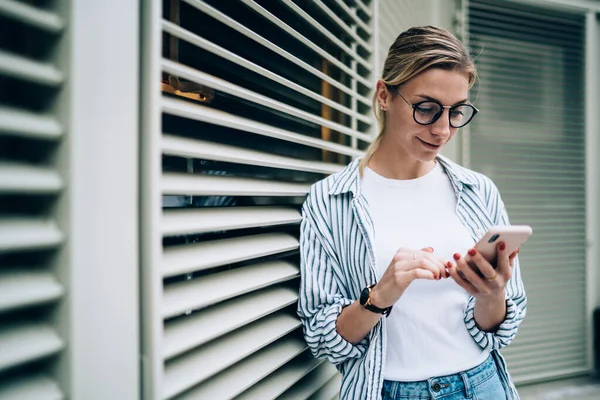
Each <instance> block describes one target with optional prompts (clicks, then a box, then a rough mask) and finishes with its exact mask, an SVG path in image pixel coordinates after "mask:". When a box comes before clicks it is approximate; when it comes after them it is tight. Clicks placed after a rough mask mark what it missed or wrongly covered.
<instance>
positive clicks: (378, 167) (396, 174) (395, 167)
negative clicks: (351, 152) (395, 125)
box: [367, 145, 436, 180]
mask: <svg viewBox="0 0 600 400" xmlns="http://www.w3.org/2000/svg"><path fill="white" fill-rule="evenodd" d="M390 147H391V146H385V145H383V146H379V148H378V149H377V151H375V153H374V154H373V156H372V157H371V159H370V160H369V163H368V164H367V165H368V167H369V168H371V169H372V170H373V171H375V172H376V173H377V174H379V175H381V176H383V177H385V178H388V179H398V180H406V179H416V178H420V177H422V176H424V175H427V173H429V172H430V171H431V170H432V169H433V167H434V166H435V163H436V161H435V160H431V161H420V160H418V159H416V158H414V157H412V156H411V155H409V154H401V153H399V152H394V151H391V150H386V148H387V149H389V148H390Z"/></svg>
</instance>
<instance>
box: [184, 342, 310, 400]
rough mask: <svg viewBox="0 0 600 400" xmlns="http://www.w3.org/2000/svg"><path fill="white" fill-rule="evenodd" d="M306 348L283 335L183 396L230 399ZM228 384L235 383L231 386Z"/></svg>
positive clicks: (303, 344) (304, 345)
mask: <svg viewBox="0 0 600 400" xmlns="http://www.w3.org/2000/svg"><path fill="white" fill-rule="evenodd" d="M306 349H307V346H306V344H305V343H304V341H303V340H302V339H298V338H293V337H290V336H287V337H285V338H283V339H280V340H278V341H277V342H275V343H273V344H272V345H270V346H268V347H266V348H265V349H263V350H261V351H259V352H257V353H255V354H253V355H252V356H250V357H247V358H245V359H244V360H243V361H242V362H239V363H237V364H235V365H234V366H233V367H231V368H229V369H227V370H225V371H223V372H221V373H219V374H218V375H217V376H215V377H214V378H213V379H211V380H209V381H206V382H204V383H202V384H200V385H198V386H197V387H195V388H194V389H192V390H190V391H189V392H187V393H185V394H184V395H183V398H188V399H230V398H233V397H235V396H237V395H240V394H241V393H243V392H244V390H246V389H248V388H250V387H251V386H252V385H254V384H255V383H257V382H259V381H260V380H261V379H263V378H264V377H266V376H267V375H269V374H271V373H273V372H274V371H276V370H277V369H278V368H280V367H282V366H283V365H285V364H286V363H287V362H289V361H290V360H292V359H293V358H294V357H296V356H297V355H299V354H300V353H302V352H303V351H305V350H306ZM231 382H235V383H236V384H235V385H232V384H231Z"/></svg>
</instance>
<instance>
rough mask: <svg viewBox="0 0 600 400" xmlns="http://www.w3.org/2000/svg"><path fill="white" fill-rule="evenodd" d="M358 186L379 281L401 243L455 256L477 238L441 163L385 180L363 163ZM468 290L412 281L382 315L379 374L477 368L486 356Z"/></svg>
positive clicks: (400, 377)
mask: <svg viewBox="0 0 600 400" xmlns="http://www.w3.org/2000/svg"><path fill="white" fill-rule="evenodd" d="M361 184H362V191H363V194H364V195H365V197H366V199H367V201H368V203H369V209H370V214H371V216H372V218H373V223H374V226H375V255H376V258H377V270H378V276H379V278H381V276H382V275H383V273H384V272H385V270H386V269H387V268H388V266H389V264H390V262H391V260H392V257H393V256H394V254H395V253H396V251H397V250H398V248H400V247H408V248H414V249H422V248H424V247H433V248H434V249H435V253H434V254H435V255H436V256H439V257H442V258H443V259H444V260H447V261H454V259H453V258H452V256H453V254H454V253H460V254H462V255H464V254H465V253H466V251H467V250H468V249H469V248H471V247H472V246H473V245H474V244H475V243H474V242H473V239H472V238H471V236H470V235H469V232H468V231H467V229H466V228H465V227H464V226H463V224H462V223H461V222H460V220H459V219H458V216H457V214H456V202H457V199H456V195H455V194H454V190H453V189H452V185H451V182H450V179H449V178H448V176H447V175H446V173H445V171H444V169H443V168H442V167H441V166H440V164H439V163H436V165H435V167H434V168H433V169H432V170H431V171H430V172H429V173H428V174H426V175H424V176H422V177H420V178H417V179H411V180H395V179H387V178H384V177H382V176H380V175H378V174H376V173H375V172H374V171H373V170H371V169H369V168H365V173H364V177H363V179H362V182H361ZM468 299H469V295H468V293H467V292H466V291H465V290H464V289H462V288H461V287H460V286H458V285H457V284H456V283H455V282H454V280H453V279H452V278H448V279H441V280H439V281H437V280H421V279H417V280H415V281H413V282H412V283H411V284H410V286H409V287H408V289H407V290H406V291H405V292H404V294H403V295H402V296H401V297H400V299H399V300H398V302H396V304H395V305H394V308H393V309H392V313H391V314H390V315H389V317H388V319H387V338H388V339H387V352H386V365H385V369H384V378H385V379H387V380H393V381H402V382H409V381H419V380H425V379H428V378H431V377H434V376H443V375H449V374H454V373H457V372H460V371H464V370H466V369H469V368H472V367H474V366H476V365H479V364H480V363H482V362H483V361H485V359H486V358H487V357H488V355H489V351H487V350H482V349H481V347H480V346H479V345H478V344H477V343H476V342H475V341H474V340H473V338H472V337H471V335H470V334H469V332H468V331H467V328H466V327H465V323H464V320H463V318H464V312H465V309H466V306H467V301H468Z"/></svg>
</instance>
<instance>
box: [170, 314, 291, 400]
mask: <svg viewBox="0 0 600 400" xmlns="http://www.w3.org/2000/svg"><path fill="white" fill-rule="evenodd" d="M299 326H300V321H298V320H297V319H295V318H293V317H291V316H289V315H286V314H274V315H271V316H268V317H265V318H263V319H261V320H259V321H257V322H255V323H253V324H252V325H250V326H247V327H245V328H244V329H243V330H239V331H236V332H233V333H231V334H229V335H227V336H224V337H222V338H219V339H216V340H215V341H214V342H211V343H210V344H209V345H206V346H203V347H202V348H199V349H198V350H192V351H191V352H188V353H186V354H185V355H182V356H180V357H178V358H176V359H174V360H172V361H169V362H167V365H166V371H165V397H167V398H171V397H173V396H174V395H177V394H180V393H181V392H183V391H185V390H187V389H190V388H191V387H193V386H195V385H197V384H198V383H200V382H202V381H204V380H205V379H206V378H208V377H210V376H212V375H214V374H216V373H218V372H221V371H222V370H223V369H225V368H227V367H229V366H231V365H233V364H235V363H236V362H238V361H241V360H242V359H244V358H245V357H247V356H249V355H250V354H252V353H254V352H255V351H258V350H260V349H261V348H263V347H265V346H267V345H268V344H270V343H272V342H274V341H276V340H277V339H279V338H281V337H283V336H285V335H286V334H288V333H290V332H292V331H293V330H295V329H296V328H298V327H299ZM222 348H227V349H228V351H227V352H223V351H222ZM231 382H236V381H230V383H229V384H230V385H231Z"/></svg>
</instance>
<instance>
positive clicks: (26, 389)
mask: <svg viewBox="0 0 600 400" xmlns="http://www.w3.org/2000/svg"><path fill="white" fill-rule="evenodd" d="M0 399H2V400H63V399H65V395H64V394H63V393H62V391H61V390H60V388H59V387H58V385H57V383H56V381H54V380H53V379H52V378H51V377H49V376H44V375H34V376H31V375H29V376H26V377H21V378H16V379H15V378H13V379H10V380H8V381H5V382H3V381H0Z"/></svg>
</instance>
